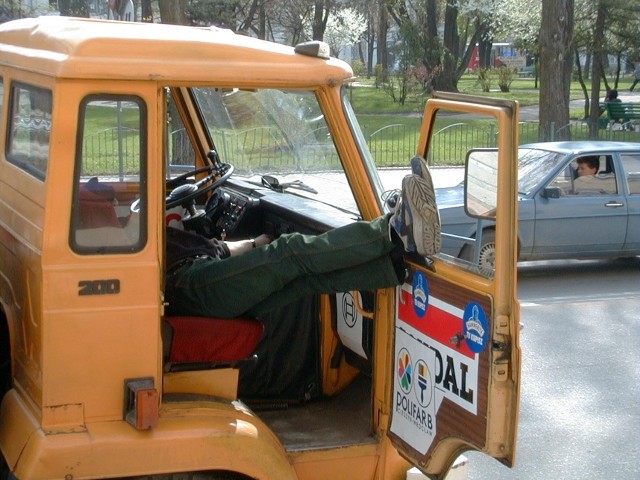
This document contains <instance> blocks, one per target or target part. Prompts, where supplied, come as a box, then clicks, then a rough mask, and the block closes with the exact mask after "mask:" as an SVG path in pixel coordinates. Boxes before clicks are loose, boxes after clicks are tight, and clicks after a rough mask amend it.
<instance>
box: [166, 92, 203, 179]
mask: <svg viewBox="0 0 640 480" xmlns="http://www.w3.org/2000/svg"><path fill="white" fill-rule="evenodd" d="M167 125H168V132H167V148H166V152H167V159H166V160H167V178H168V179H169V178H173V177H175V176H177V175H181V174H183V173H185V172H188V171H190V170H193V169H194V168H195V165H196V153H195V150H194V149H193V144H192V143H191V139H190V138H189V135H188V134H187V128H186V126H185V124H184V122H183V121H182V117H181V116H180V113H179V112H178V107H177V106H176V102H175V100H174V99H173V96H172V95H171V91H170V90H167Z"/></svg>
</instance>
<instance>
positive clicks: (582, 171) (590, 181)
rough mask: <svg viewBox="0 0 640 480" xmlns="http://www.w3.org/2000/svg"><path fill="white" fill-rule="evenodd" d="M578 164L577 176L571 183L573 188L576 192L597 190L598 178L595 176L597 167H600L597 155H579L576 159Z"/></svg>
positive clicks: (598, 187)
mask: <svg viewBox="0 0 640 480" xmlns="http://www.w3.org/2000/svg"><path fill="white" fill-rule="evenodd" d="M576 162H577V164H578V166H577V168H576V170H577V172H578V178H576V179H575V181H574V183H573V189H574V191H575V192H576V193H579V192H580V191H585V190H588V191H592V190H596V191H597V190H599V189H600V185H599V180H598V179H597V178H596V173H598V168H600V159H599V158H598V157H597V156H588V157H580V158H578V159H577V160H576Z"/></svg>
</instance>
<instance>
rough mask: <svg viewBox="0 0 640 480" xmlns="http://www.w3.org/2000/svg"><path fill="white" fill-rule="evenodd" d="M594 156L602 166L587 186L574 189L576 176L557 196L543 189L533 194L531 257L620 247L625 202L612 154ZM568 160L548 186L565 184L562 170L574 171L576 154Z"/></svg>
mask: <svg viewBox="0 0 640 480" xmlns="http://www.w3.org/2000/svg"><path fill="white" fill-rule="evenodd" d="M597 155H598V156H599V158H600V163H601V165H602V166H601V168H600V171H599V173H598V174H597V175H596V176H595V177H594V178H593V179H592V181H591V182H590V185H589V188H587V189H580V188H578V187H577V186H576V184H577V179H573V187H569V188H567V189H566V190H565V189H563V190H562V194H561V195H560V196H559V197H558V198H554V197H553V196H546V195H545V190H544V189H541V190H540V191H539V192H538V193H537V194H536V197H535V228H534V244H533V251H532V257H534V258H553V257H580V256H593V255H596V256H597V255H606V254H607V253H608V252H616V251H619V250H620V249H622V246H623V245H624V241H625V236H626V233H627V202H626V199H625V196H624V193H623V191H622V189H621V188H620V184H619V182H618V172H617V171H616V168H615V164H614V163H613V156H612V155H611V154H602V153H600V154H597ZM582 156H584V155H581V157H582ZM568 161H569V162H570V163H569V164H568V166H570V168H569V169H563V171H562V172H561V173H560V174H559V175H558V176H557V177H556V178H554V179H553V180H552V181H551V183H550V184H549V185H560V184H562V183H563V182H564V183H567V179H566V172H567V171H572V172H575V161H576V157H573V158H571V159H568ZM560 177H563V178H560ZM568 183H571V179H569V182H568ZM574 187H575V188H574Z"/></svg>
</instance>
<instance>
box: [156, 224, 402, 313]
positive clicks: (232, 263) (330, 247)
mask: <svg viewBox="0 0 640 480" xmlns="http://www.w3.org/2000/svg"><path fill="white" fill-rule="evenodd" d="M398 251H400V252H401V249H400V247H398V246H396V244H395V243H394V242H392V241H391V239H390V234H389V216H388V215H387V216H384V217H379V218H377V219H375V220H373V221H370V222H366V221H360V222H355V223H352V224H348V225H346V226H344V227H340V228H336V229H334V230H330V231H328V232H325V233H322V234H320V235H303V234H300V233H292V234H285V235H282V236H280V237H279V238H277V239H276V240H274V241H273V242H271V243H270V244H269V245H264V246H262V247H258V248H255V249H253V250H249V251H247V252H245V253H243V254H241V255H237V256H233V257H228V258H225V259H216V258H209V257H204V258H195V259H193V260H189V261H187V262H185V263H183V264H181V265H180V266H179V267H177V268H176V269H174V270H173V271H171V272H169V273H168V275H167V282H166V292H165V296H166V300H167V302H168V307H167V312H168V313H169V314H171V315H196V316H205V317H222V318H230V317H237V316H239V315H243V314H248V315H252V316H258V315H260V314H262V313H266V312H268V311H271V310H273V309H276V308H278V307H282V306H284V305H286V304H288V303H290V302H292V301H294V300H296V299H298V298H301V297H302V296H305V295H308V294H311V293H327V294H331V293H338V292H347V291H352V290H373V289H377V288H386V287H390V286H395V285H398V284H399V283H400V279H399V277H400V276H401V274H400V273H397V270H398V269H397V265H398V264H397V261H398V260H397V259H399V261H400V262H401V261H402V260H401V254H398Z"/></svg>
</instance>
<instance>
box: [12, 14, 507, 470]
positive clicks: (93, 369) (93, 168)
mask: <svg viewBox="0 0 640 480" xmlns="http://www.w3.org/2000/svg"><path fill="white" fill-rule="evenodd" d="M353 80H354V77H353V73H352V70H351V68H350V67H349V66H348V65H347V64H346V63H344V62H342V61H340V60H338V59H335V58H331V57H330V56H329V55H328V49H327V47H326V45H325V44H323V43H321V42H309V43H305V44H301V45H298V46H297V47H295V48H292V47H287V46H283V45H278V44H274V43H270V42H265V41H260V40H257V39H253V38H249V37H245V36H240V35H235V34H233V33H231V32H229V31H225V30H219V29H215V28H196V27H181V26H169V25H160V24H142V23H140V24H138V23H125V22H115V21H99V20H88V19H75V18H63V17H44V18H30V19H22V20H17V21H12V22H8V23H5V24H3V25H1V26H0V92H1V95H0V140H1V144H2V149H1V151H0V352H2V353H1V354H2V363H1V371H0V396H1V398H2V404H1V410H0V450H1V452H2V475H3V478H5V477H8V478H16V479H29V480H36V479H81V478H82V479H84V478H148V479H151V478H153V479H167V478H173V479H178V478H202V479H205V478H206V479H221V478H225V479H230V478H231V479H277V480H284V479H300V480H302V479H305V480H310V479H341V478H345V479H347V478H348V479H350V480H359V479H362V480H365V479H366V480H373V479H404V478H406V475H407V470H408V469H409V468H411V467H412V465H414V466H416V467H418V468H419V469H420V470H421V471H422V472H423V473H424V474H425V475H428V476H429V477H431V478H444V476H445V475H446V473H447V471H448V470H449V469H450V467H451V466H452V464H453V463H454V462H455V460H456V458H457V457H458V456H459V455H460V454H461V453H463V452H464V451H466V450H479V451H482V452H484V453H486V454H487V455H490V456H493V457H495V458H496V459H498V460H499V461H500V462H502V463H504V464H506V465H512V464H513V462H514V457H515V446H516V432H517V418H518V409H519V384H520V348H519V340H518V331H519V321H518V316H519V307H518V302H517V298H516V267H515V265H516V253H517V252H516V249H517V241H516V227H517V222H516V218H517V216H516V195H517V192H516V183H517V182H516V180H517V172H516V145H517V128H516V127H517V119H518V105H517V103H514V102H506V101H495V100H487V99H479V98H474V97H468V96H463V95H455V94H444V93H440V94H435V95H434V96H433V98H432V99H430V100H429V101H428V102H427V105H426V108H425V113H424V124H423V127H422V130H421V135H420V141H419V145H418V148H417V152H416V153H417V154H420V155H423V156H424V157H425V158H427V159H428V160H430V159H433V158H434V156H437V155H440V154H441V153H442V150H441V148H442V147H438V146H437V145H436V144H435V143H434V141H433V138H434V133H435V132H436V131H439V129H440V127H439V123H438V122H441V121H446V119H447V118H451V115H452V114H454V113H455V114H457V116H456V118H459V119H461V120H460V121H470V119H473V121H478V119H483V121H487V122H489V123H490V124H491V125H492V126H493V130H492V131H493V132H497V133H496V134H495V135H494V136H492V137H491V142H492V144H491V145H486V144H482V145H480V144H478V145H469V154H468V155H467V158H466V159H465V164H466V180H465V181H466V182H467V185H468V188H467V189H466V199H465V201H466V204H467V210H468V212H469V214H470V215H472V216H474V217H475V218H477V219H478V221H485V220H488V221H490V222H492V223H493V224H495V243H496V258H495V265H494V268H493V269H492V270H491V271H487V270H486V269H481V268H478V267H477V265H474V264H473V262H470V261H465V260H461V259H456V258H451V257H448V256H447V255H444V254H438V255H436V256H435V257H434V258H433V259H424V258H408V259H407V264H408V266H409V276H408V278H407V279H406V281H405V283H404V284H403V285H402V286H399V287H397V288H388V289H382V290H378V291H366V292H344V293H343V294H339V295H311V296H309V297H308V298H304V299H302V300H295V301H293V302H291V303H290V304H289V305H287V306H286V307H285V308H281V309H279V310H277V311H274V312H273V313H270V314H269V315H265V316H264V317H263V318H235V319H210V318H207V319H204V318H199V317H171V316H169V315H166V314H165V313H166V312H165V310H166V305H165V297H164V282H165V280H164V279H165V261H166V260H165V250H164V245H165V235H166V229H167V226H173V227H177V228H184V229H190V230H195V231H197V232H198V233H200V234H202V235H205V236H209V237H214V236H216V237H218V238H222V239H237V238H251V237H255V236H257V235H259V234H260V233H262V232H268V233H270V234H272V235H274V236H277V235H279V234H281V233H285V232H294V231H298V232H304V233H320V232H323V231H326V230H328V229H331V228H334V227H338V226H341V225H345V224H347V223H349V222H353V221H356V220H359V219H367V220H368V219H373V218H375V217H377V216H379V215H381V214H384V213H386V212H389V211H390V209H391V207H390V205H389V202H388V201H387V200H388V198H389V195H386V194H385V191H384V188H383V186H382V182H381V180H380V177H379V175H378V172H377V170H376V167H375V164H374V160H373V158H372V155H371V153H370V152H369V149H368V147H367V142H366V138H365V136H364V135H363V133H362V131H361V130H360V128H359V126H358V122H357V120H356V115H355V113H354V111H353V109H352V107H351V105H350V103H349V95H348V91H347V86H348V85H349V83H350V82H352V81H353ZM442 119H444V120H442ZM465 119H466V120H465ZM487 146H490V147H493V148H491V149H487V150H484V149H477V148H475V147H487ZM408 163H409V159H407V165H408ZM391 197H393V196H391Z"/></svg>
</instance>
